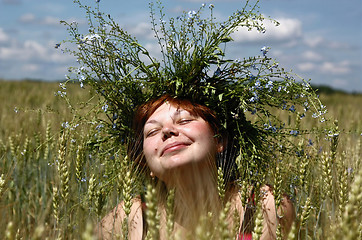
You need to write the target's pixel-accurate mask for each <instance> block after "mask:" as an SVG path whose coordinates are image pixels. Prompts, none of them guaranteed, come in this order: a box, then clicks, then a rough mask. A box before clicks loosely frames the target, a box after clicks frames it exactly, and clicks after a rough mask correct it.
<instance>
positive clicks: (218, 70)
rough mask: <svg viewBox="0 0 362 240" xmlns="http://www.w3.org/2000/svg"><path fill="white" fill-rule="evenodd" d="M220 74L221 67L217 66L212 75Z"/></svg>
mask: <svg viewBox="0 0 362 240" xmlns="http://www.w3.org/2000/svg"><path fill="white" fill-rule="evenodd" d="M220 74H221V69H220V68H219V67H218V68H217V69H216V71H215V72H214V77H217V76H219V75H220Z"/></svg>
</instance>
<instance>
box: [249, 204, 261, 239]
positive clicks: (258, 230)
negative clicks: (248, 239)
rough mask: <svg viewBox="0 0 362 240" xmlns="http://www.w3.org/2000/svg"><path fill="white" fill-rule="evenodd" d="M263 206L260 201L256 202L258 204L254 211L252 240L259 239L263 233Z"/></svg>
mask: <svg viewBox="0 0 362 240" xmlns="http://www.w3.org/2000/svg"><path fill="white" fill-rule="evenodd" d="M263 220H264V217H263V206H262V201H261V200H258V204H257V205H256V211H255V225H254V229H253V233H252V236H253V239H260V237H261V235H262V233H263Z"/></svg>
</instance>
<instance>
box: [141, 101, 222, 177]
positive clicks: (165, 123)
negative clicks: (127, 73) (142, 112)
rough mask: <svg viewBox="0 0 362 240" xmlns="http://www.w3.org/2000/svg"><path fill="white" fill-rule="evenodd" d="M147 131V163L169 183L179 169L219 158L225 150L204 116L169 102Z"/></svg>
mask: <svg viewBox="0 0 362 240" xmlns="http://www.w3.org/2000/svg"><path fill="white" fill-rule="evenodd" d="M143 134H144V136H143V139H144V141H143V152H144V155H145V158H146V161H147V164H148V166H149V168H150V170H151V172H152V173H153V174H154V175H155V176H157V177H158V178H160V179H161V180H163V181H165V182H167V180H168V179H169V178H170V177H172V174H173V173H175V171H177V169H185V168H187V167H192V166H195V165H200V164H204V163H207V162H208V161H210V160H213V161H215V158H216V154H217V152H218V151H221V150H222V146H221V145H220V144H218V142H217V139H216V138H215V137H214V133H213V131H212V129H211V128H210V125H209V124H208V123H207V122H206V121H205V120H204V119H202V118H201V117H195V116H192V115H191V114H190V113H189V112H188V111H186V110H183V109H180V108H176V107H174V106H172V105H170V104H168V103H164V104H163V105H161V106H160V107H159V108H158V109H156V111H155V112H154V113H153V114H152V115H151V116H150V118H149V119H148V120H147V121H146V124H145V126H144V131H143Z"/></svg>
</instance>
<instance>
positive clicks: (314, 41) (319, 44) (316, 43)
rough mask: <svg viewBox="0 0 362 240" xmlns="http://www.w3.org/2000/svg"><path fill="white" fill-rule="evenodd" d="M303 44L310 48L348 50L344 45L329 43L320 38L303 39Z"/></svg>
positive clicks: (346, 45)
mask: <svg viewBox="0 0 362 240" xmlns="http://www.w3.org/2000/svg"><path fill="white" fill-rule="evenodd" d="M304 44H305V45H307V46H308V47H310V48H330V49H348V48H350V46H349V45H348V44H346V43H342V42H337V41H330V40H328V39H325V38H323V37H322V36H309V37H306V38H304Z"/></svg>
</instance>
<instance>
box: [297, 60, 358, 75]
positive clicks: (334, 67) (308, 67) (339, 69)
mask: <svg viewBox="0 0 362 240" xmlns="http://www.w3.org/2000/svg"><path fill="white" fill-rule="evenodd" d="M350 65H351V64H350V62H348V61H341V62H328V61H327V62H322V63H315V62H303V63H299V64H297V65H296V66H297V68H298V70H300V71H303V72H311V71H318V72H321V73H324V74H327V75H330V74H337V75H340V74H348V73H350V72H351V67H350Z"/></svg>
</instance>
